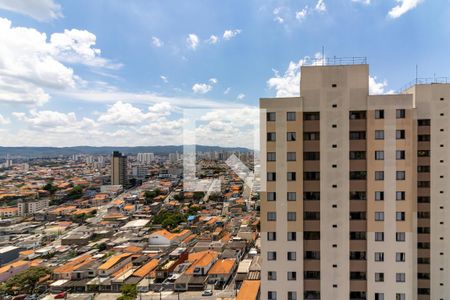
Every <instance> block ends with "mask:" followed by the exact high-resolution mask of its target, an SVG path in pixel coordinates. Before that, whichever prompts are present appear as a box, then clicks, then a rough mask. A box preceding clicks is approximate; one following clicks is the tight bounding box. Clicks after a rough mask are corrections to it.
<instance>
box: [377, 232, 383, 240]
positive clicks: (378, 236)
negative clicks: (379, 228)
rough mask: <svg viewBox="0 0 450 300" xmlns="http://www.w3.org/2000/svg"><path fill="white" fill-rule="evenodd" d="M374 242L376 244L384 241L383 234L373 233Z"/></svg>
mask: <svg viewBox="0 0 450 300" xmlns="http://www.w3.org/2000/svg"><path fill="white" fill-rule="evenodd" d="M375 241H376V242H382V241H384V232H375Z"/></svg>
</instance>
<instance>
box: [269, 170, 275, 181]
mask: <svg viewBox="0 0 450 300" xmlns="http://www.w3.org/2000/svg"><path fill="white" fill-rule="evenodd" d="M276 180H277V173H275V172H267V181H276Z"/></svg>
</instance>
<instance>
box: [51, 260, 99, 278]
mask: <svg viewBox="0 0 450 300" xmlns="http://www.w3.org/2000/svg"><path fill="white" fill-rule="evenodd" d="M98 265H99V262H97V260H96V259H95V258H93V257H92V255H91V254H83V255H80V256H78V257H75V258H73V259H71V260H69V261H68V262H67V263H65V264H64V265H62V266H59V267H57V268H55V269H54V270H53V274H54V277H55V279H68V280H81V279H86V278H92V277H95V276H96V273H97V272H96V268H97V267H98Z"/></svg>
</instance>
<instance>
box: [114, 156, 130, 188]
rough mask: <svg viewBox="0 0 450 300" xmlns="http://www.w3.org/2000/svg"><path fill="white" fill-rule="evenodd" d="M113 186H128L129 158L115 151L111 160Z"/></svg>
mask: <svg viewBox="0 0 450 300" xmlns="http://www.w3.org/2000/svg"><path fill="white" fill-rule="evenodd" d="M111 185H122V186H123V187H124V188H125V187H127V185H128V173H127V156H126V155H123V154H122V153H120V152H119V151H114V152H113V154H112V159H111Z"/></svg>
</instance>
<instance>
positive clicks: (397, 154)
mask: <svg viewBox="0 0 450 300" xmlns="http://www.w3.org/2000/svg"><path fill="white" fill-rule="evenodd" d="M405 156H406V155H405V150H397V151H395V159H397V160H403V159H405Z"/></svg>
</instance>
